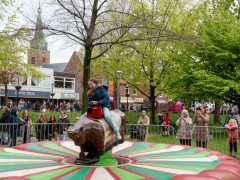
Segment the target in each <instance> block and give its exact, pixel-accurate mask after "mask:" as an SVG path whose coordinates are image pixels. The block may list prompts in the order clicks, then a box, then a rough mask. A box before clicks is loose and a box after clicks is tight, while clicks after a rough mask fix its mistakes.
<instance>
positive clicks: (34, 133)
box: [0, 123, 240, 154]
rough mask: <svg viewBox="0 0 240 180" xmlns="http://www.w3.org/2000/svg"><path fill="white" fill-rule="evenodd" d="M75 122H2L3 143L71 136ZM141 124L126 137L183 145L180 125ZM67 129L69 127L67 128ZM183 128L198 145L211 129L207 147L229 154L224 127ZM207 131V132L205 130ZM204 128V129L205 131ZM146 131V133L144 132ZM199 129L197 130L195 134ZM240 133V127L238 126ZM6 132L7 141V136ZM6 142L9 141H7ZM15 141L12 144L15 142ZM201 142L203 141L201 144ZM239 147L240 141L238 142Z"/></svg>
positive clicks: (0, 143)
mask: <svg viewBox="0 0 240 180" xmlns="http://www.w3.org/2000/svg"><path fill="white" fill-rule="evenodd" d="M71 125H73V123H61V124H58V123H56V124H51V123H46V124H43V123H33V124H32V126H30V127H29V126H26V125H23V126H20V127H19V126H18V125H17V124H11V123H8V124H0V134H1V136H0V137H1V140H0V146H14V145H18V144H22V143H28V142H38V141H57V140H65V139H69V138H68V137H67V133H66V129H67V128H68V127H69V126H71ZM140 126H144V125H139V124H127V126H126V130H125V134H126V135H125V137H124V138H125V140H131V141H142V138H141V137H142V136H144V135H146V136H147V141H148V142H161V143H168V144H181V143H180V140H179V139H177V138H176V136H177V133H178V130H179V129H180V128H179V127H176V126H161V125H148V126H145V128H142V127H140ZM65 128H66V129H65ZM181 128H185V129H186V128H187V129H188V130H189V131H190V136H191V138H190V139H189V138H185V137H183V138H182V140H184V142H186V141H188V140H191V146H197V143H196V137H194V136H199V137H201V136H203V137H204V134H202V132H208V138H209V140H208V139H203V141H206V142H207V148H208V149H212V150H216V151H220V152H223V153H226V154H228V153H229V143H228V142H227V139H228V134H227V130H226V129H225V128H224V127H217V126H208V127H207V126H186V127H183V126H181ZM203 129H205V130H207V131H205V130H203ZM201 130H202V131H201ZM144 131H145V132H144ZM194 132H195V133H194ZM238 132H239V134H240V128H238ZM4 134H5V135H6V137H8V138H7V140H6V139H4ZM3 141H6V142H3ZM11 143H12V144H11ZM198 145H199V144H198ZM237 148H238V150H239V149H240V144H239V143H237Z"/></svg>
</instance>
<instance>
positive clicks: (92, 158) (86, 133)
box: [67, 109, 126, 164]
mask: <svg viewBox="0 0 240 180" xmlns="http://www.w3.org/2000/svg"><path fill="white" fill-rule="evenodd" d="M110 115H111V116H112V119H113V120H114V121H115V122H116V125H117V126H118V127H119V132H120V134H121V136H122V139H121V140H118V139H117V137H116V136H115V134H114V132H113V130H112V128H111V127H110V126H109V124H108V123H107V122H106V121H105V119H104V118H102V119H92V118H91V119H89V118H87V117H83V118H81V119H80V120H79V121H77V122H76V123H75V124H74V125H73V126H70V127H69V128H68V130H67V133H68V137H69V138H71V139H72V140H73V141H74V144H75V145H76V146H80V150H81V152H80V154H79V158H78V159H77V162H79V163H84V164H92V163H95V162H98V160H99V156H100V155H103V154H104V153H105V152H106V151H108V150H110V149H112V147H113V146H116V145H118V144H120V143H123V142H124V135H125V129H126V116H125V114H124V113H123V112H122V111H119V110H117V109H115V110H112V111H110ZM86 154H87V155H86Z"/></svg>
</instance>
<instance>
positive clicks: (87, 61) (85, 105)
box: [82, 46, 92, 113]
mask: <svg viewBox="0 0 240 180" xmlns="http://www.w3.org/2000/svg"><path fill="white" fill-rule="evenodd" d="M85 52H86V53H85V57H84V68H83V94H82V113H84V112H86V111H87V108H88V97H87V95H86V94H87V91H88V80H89V79H90V62H91V56H92V48H91V47H89V46H87V47H85Z"/></svg>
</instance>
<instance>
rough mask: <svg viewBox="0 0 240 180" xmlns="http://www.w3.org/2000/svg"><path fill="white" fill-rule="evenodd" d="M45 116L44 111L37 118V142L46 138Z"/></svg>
mask: <svg viewBox="0 0 240 180" xmlns="http://www.w3.org/2000/svg"><path fill="white" fill-rule="evenodd" d="M46 123H47V117H46V114H45V113H43V112H42V113H41V115H40V117H39V119H38V120H37V125H36V131H37V140H38V142H40V141H44V140H45V139H48V129H47V126H46Z"/></svg>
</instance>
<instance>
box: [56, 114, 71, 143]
mask: <svg viewBox="0 0 240 180" xmlns="http://www.w3.org/2000/svg"><path fill="white" fill-rule="evenodd" d="M69 123H70V120H69V119H68V117H67V115H66V113H65V111H63V110H61V111H60V118H59V120H58V133H59V139H60V140H66V135H67V129H68V128H69V126H70V124H69Z"/></svg>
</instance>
